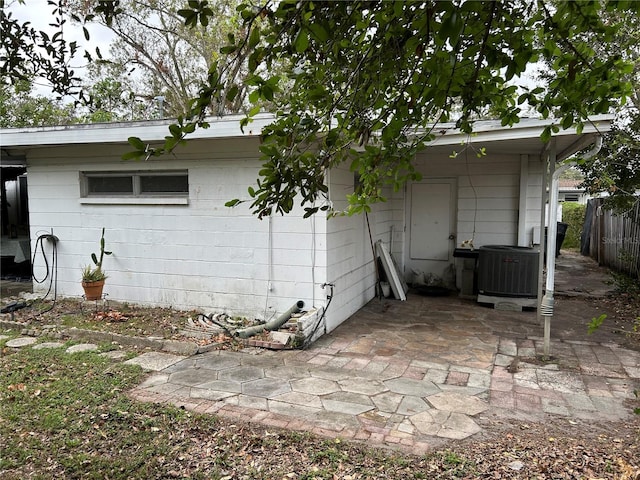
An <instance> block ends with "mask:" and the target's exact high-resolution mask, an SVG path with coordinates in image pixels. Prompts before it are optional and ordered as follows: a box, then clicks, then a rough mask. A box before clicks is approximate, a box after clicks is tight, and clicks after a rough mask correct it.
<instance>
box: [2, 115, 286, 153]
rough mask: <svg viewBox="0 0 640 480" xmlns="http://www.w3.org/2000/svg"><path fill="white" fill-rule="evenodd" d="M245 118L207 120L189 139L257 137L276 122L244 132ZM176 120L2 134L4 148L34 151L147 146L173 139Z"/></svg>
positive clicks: (256, 122)
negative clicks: (132, 141)
mask: <svg viewBox="0 0 640 480" xmlns="http://www.w3.org/2000/svg"><path fill="white" fill-rule="evenodd" d="M243 118H244V115H230V116H226V117H216V118H210V119H207V122H209V124H210V126H209V128H198V129H196V130H195V131H194V132H193V133H191V134H189V135H187V138H188V139H206V138H238V137H245V138H250V137H256V136H258V135H260V132H261V131H262V128H263V127H265V126H266V125H268V124H270V123H271V122H273V120H274V116H273V115H270V114H261V115H256V116H255V117H254V119H253V122H250V123H249V124H248V125H247V126H246V127H245V128H244V132H243V131H242V130H241V129H240V120H241V119H243ZM171 122H173V120H163V121H158V120H153V121H148V122H126V123H94V124H81V125H65V126H54V127H29V128H8V129H1V130H0V145H2V146H3V147H34V146H45V145H73V144H75V145H78V144H94V143H126V142H127V139H128V138H129V137H138V138H140V139H141V140H142V141H143V142H161V141H164V138H165V137H166V136H169V135H170V133H169V125H170V123H171Z"/></svg>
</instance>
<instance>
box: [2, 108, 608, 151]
mask: <svg viewBox="0 0 640 480" xmlns="http://www.w3.org/2000/svg"><path fill="white" fill-rule="evenodd" d="M242 118H244V115H230V116H225V117H216V118H210V119H207V121H208V122H209V124H210V127H209V128H206V129H203V128H199V129H197V130H196V131H195V132H193V133H191V134H189V135H188V138H189V139H221V138H250V137H257V136H259V135H260V132H261V131H262V128H263V127H265V126H266V125H269V124H270V123H271V122H273V120H274V118H275V117H274V116H273V115H271V114H259V115H256V116H255V117H254V120H253V122H251V123H250V124H249V125H247V126H246V127H245V128H244V131H242V130H241V129H240V120H241V119H242ZM613 118H614V117H613V116H612V115H599V116H594V117H592V118H590V121H589V122H585V124H584V129H583V131H582V133H581V134H578V133H577V132H576V129H575V128H569V129H566V130H562V129H561V130H560V131H559V132H558V133H555V134H554V135H553V139H554V141H555V142H556V152H558V155H557V158H558V161H560V160H562V159H564V158H567V157H569V156H571V155H573V154H574V153H575V152H577V151H579V150H581V149H583V148H586V147H587V146H588V145H589V144H591V143H592V142H593V141H594V139H595V137H597V136H598V135H600V134H603V133H606V132H608V131H609V130H610V129H611V122H612V120H613ZM174 121H175V120H153V121H144V122H126V123H99V124H82V125H68V126H53V127H29V128H9V129H0V146H1V147H2V148H3V149H28V148H34V147H46V146H54V145H74V144H75V145H79V144H110V143H111V144H124V143H126V142H127V139H128V138H129V137H138V138H140V139H141V140H142V141H144V142H149V143H154V142H161V141H163V140H164V138H165V137H166V136H168V135H169V130H168V127H169V124H170V123H172V122H174ZM553 124H557V120H555V119H547V120H540V119H533V118H522V119H521V120H520V122H519V123H517V124H515V125H513V126H511V127H504V126H501V125H500V121H496V120H483V121H477V122H475V123H474V132H473V134H471V135H467V134H465V133H461V132H460V131H459V130H458V129H456V128H455V125H454V124H438V125H436V126H435V127H434V128H433V129H432V131H433V133H435V135H436V138H435V139H434V140H433V141H432V142H430V143H429V144H428V146H429V148H428V149H435V150H438V149H447V150H448V151H451V150H452V149H455V148H456V146H461V145H463V144H465V143H467V142H470V143H473V144H476V145H478V146H488V145H490V144H491V145H492V147H493V148H494V150H495V151H501V152H509V153H516V152H518V153H527V154H538V155H539V154H541V153H542V151H543V150H544V148H545V144H544V143H543V142H542V141H541V140H540V135H541V134H542V132H543V131H544V129H545V128H546V127H547V126H549V125H553ZM460 148H461V147H460Z"/></svg>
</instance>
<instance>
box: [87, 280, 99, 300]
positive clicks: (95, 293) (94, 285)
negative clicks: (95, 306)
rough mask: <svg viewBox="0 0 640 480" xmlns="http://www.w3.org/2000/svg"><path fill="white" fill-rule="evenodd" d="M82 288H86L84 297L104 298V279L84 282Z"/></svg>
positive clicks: (88, 298)
mask: <svg viewBox="0 0 640 480" xmlns="http://www.w3.org/2000/svg"><path fill="white" fill-rule="evenodd" d="M82 288H84V298H85V299H86V300H100V299H101V298H102V289H103V288H104V280H98V281H97V282H82Z"/></svg>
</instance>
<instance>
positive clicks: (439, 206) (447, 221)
mask: <svg viewBox="0 0 640 480" xmlns="http://www.w3.org/2000/svg"><path fill="white" fill-rule="evenodd" d="M410 188H411V197H410V204H409V212H408V219H407V224H408V228H409V232H408V239H409V248H408V258H407V266H408V267H409V273H411V271H412V270H417V271H422V272H425V273H433V274H436V275H439V276H441V275H442V274H443V272H444V270H446V268H447V267H448V266H449V264H451V263H453V249H454V248H455V226H456V224H455V221H456V219H455V200H456V180H455V179H453V178H439V179H429V180H425V181H424V182H421V183H414V184H412V185H411V187H410ZM408 277H409V278H411V275H408Z"/></svg>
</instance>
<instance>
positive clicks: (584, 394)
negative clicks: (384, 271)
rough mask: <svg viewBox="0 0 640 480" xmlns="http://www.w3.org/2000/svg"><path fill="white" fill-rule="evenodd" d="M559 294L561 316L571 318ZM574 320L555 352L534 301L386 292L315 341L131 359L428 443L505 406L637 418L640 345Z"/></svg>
mask: <svg viewBox="0 0 640 480" xmlns="http://www.w3.org/2000/svg"><path fill="white" fill-rule="evenodd" d="M561 271H562V270H561ZM573 283H575V282H573ZM573 283H572V282H566V284H568V285H573ZM572 288H573V287H572ZM585 289H587V287H584V286H583V288H582V291H584V290H585ZM603 291H604V290H603ZM559 303H560V305H559V307H560V308H558V309H557V311H556V317H558V318H564V319H565V320H566V319H567V318H569V317H567V316H569V315H570V313H569V312H567V311H563V309H562V305H561V302H559ZM569 320H572V318H569ZM583 320H584V318H583ZM573 323H576V322H573V321H569V322H567V321H565V322H564V323H562V325H563V327H562V328H561V329H559V330H558V331H554V330H553V328H552V338H554V341H553V342H552V349H551V352H552V355H553V359H552V361H551V362H546V363H545V362H541V361H540V358H539V357H540V355H541V354H542V338H540V335H541V328H540V326H539V324H538V322H537V319H536V314H535V312H517V313H515V312H500V311H496V310H493V309H491V308H487V307H482V306H479V305H477V304H475V303H473V302H469V301H465V300H460V299H458V298H455V297H447V298H430V297H421V296H417V295H409V298H408V301H406V302H398V301H392V300H391V301H384V302H382V303H381V302H379V301H378V300H374V301H372V302H370V303H369V304H368V305H367V306H365V308H363V309H362V310H360V311H359V312H358V313H357V314H355V315H354V316H353V317H352V318H351V319H349V320H348V321H347V322H345V323H344V324H343V325H341V326H340V327H338V328H337V329H336V330H335V331H333V332H331V333H330V334H328V335H325V336H324V337H322V338H321V339H320V340H319V341H317V342H316V343H315V344H313V345H312V346H311V347H310V348H309V349H308V350H304V351H270V350H260V349H245V350H243V351H240V352H229V351H211V352H208V353H204V354H200V355H194V356H190V357H186V356H180V355H175V354H168V353H162V352H149V353H145V354H142V355H140V356H138V357H136V358H134V359H131V360H128V361H127V362H128V363H133V364H139V365H141V366H142V367H143V368H145V369H147V370H149V371H150V372H151V373H150V375H149V376H148V378H147V379H146V380H145V381H144V383H142V384H141V385H139V386H138V387H137V388H135V389H134V390H133V391H132V392H131V395H132V396H133V397H134V398H136V399H138V400H141V401H151V402H170V403H173V404H176V405H179V406H182V407H184V408H187V409H191V410H194V411H199V412H204V413H216V414H219V415H224V416H231V417H237V418H240V419H243V420H246V421H250V422H260V423H263V424H266V425H272V426H277V427H283V428H289V429H295V430H307V431H313V432H315V433H318V434H321V435H328V436H331V437H341V438H352V439H357V440H364V441H367V442H370V443H377V444H386V445H396V446H401V447H403V448H405V449H407V450H410V451H413V452H416V453H423V452H425V451H426V450H428V449H430V448H432V447H433V446H434V445H436V444H437V443H439V442H443V441H445V440H447V439H462V438H466V437H469V436H471V435H474V434H476V433H479V432H481V431H482V426H481V425H482V423H483V420H484V419H487V418H491V417H493V416H494V415H495V416H499V417H502V418H514V417H515V418H520V419H527V420H531V421H544V420H545V419H548V418H550V416H551V417H554V418H566V419H569V420H572V421H573V420H575V421H579V420H595V421H604V420H612V421H616V420H629V421H638V420H639V419H638V417H637V416H634V415H633V414H632V412H631V408H630V403H629V402H630V401H634V398H635V397H634V389H640V352H637V351H634V350H628V349H625V348H622V347H621V346H619V345H617V344H614V343H610V342H597V341H590V340H589V339H588V337H587V336H586V334H584V335H580V334H579V332H582V331H583V330H584V326H582V325H576V326H575V328H574V327H572V326H571V325H572V324H573ZM567 325H569V326H567ZM9 343H11V345H10V344H9ZM9 343H7V345H8V346H9V347H12V346H13V347H14V348H20V347H22V348H42V347H39V346H38V345H35V346H34V345H33V343H34V342H33V341H32V340H29V339H15V340H12V341H11V342H9ZM82 348H89V347H86V346H85V347H82ZM70 353H71V351H70Z"/></svg>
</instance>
